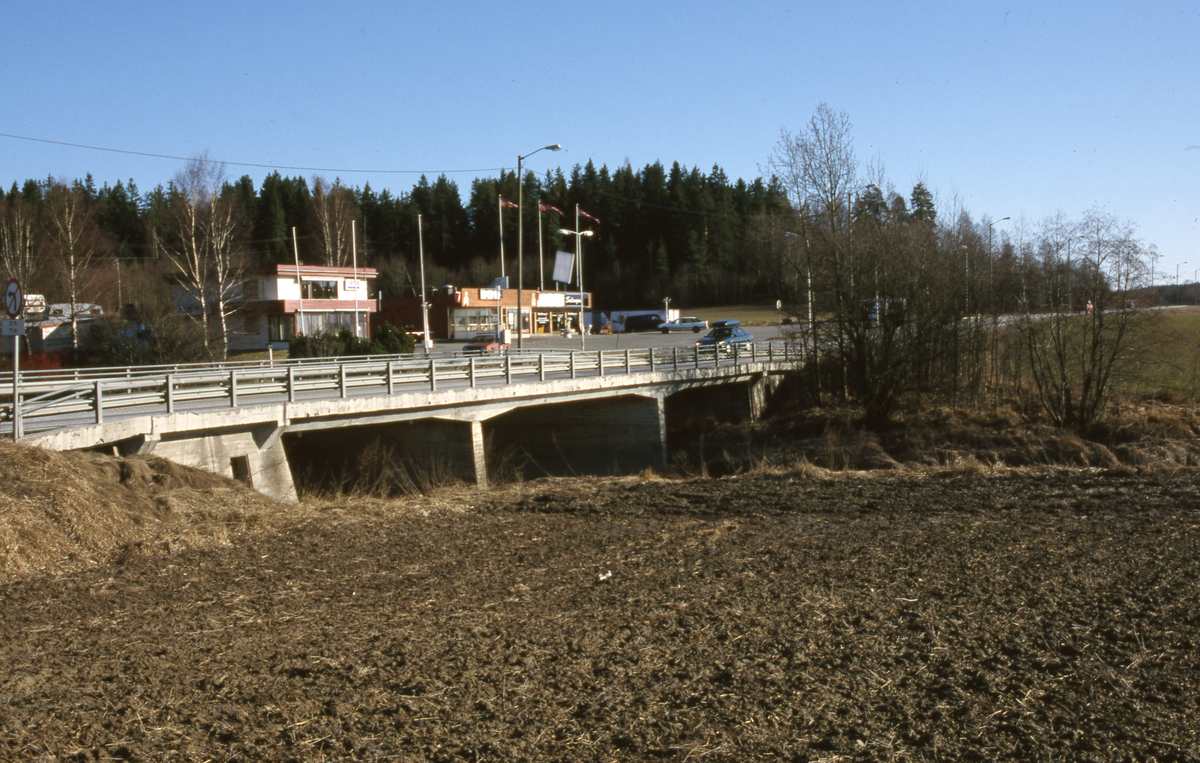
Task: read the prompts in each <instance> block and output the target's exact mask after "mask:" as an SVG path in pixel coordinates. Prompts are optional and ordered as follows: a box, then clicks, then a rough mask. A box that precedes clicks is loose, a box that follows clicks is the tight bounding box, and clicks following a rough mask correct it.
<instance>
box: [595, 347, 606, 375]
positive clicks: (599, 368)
mask: <svg viewBox="0 0 1200 763" xmlns="http://www.w3.org/2000/svg"><path fill="white" fill-rule="evenodd" d="M596 375H597V376H604V350H597V351H596Z"/></svg>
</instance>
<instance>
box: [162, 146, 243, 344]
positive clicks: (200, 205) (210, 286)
mask: <svg viewBox="0 0 1200 763" xmlns="http://www.w3.org/2000/svg"><path fill="white" fill-rule="evenodd" d="M240 222H241V221H240V220H239V218H238V207H237V202H236V199H235V198H234V195H233V193H232V191H231V189H228V188H227V187H226V184H225V170H224V165H222V164H220V163H219V162H213V161H211V160H209V159H208V158H207V155H205V156H199V157H196V158H195V159H192V160H191V161H190V162H188V164H187V166H186V167H185V168H184V169H183V170H182V171H180V172H179V174H177V175H176V176H175V179H174V181H172V185H171V190H170V200H169V208H168V213H167V215H166V227H167V231H165V234H166V235H164V247H165V249H166V251H167V253H168V255H169V256H170V258H171V261H172V262H173V263H174V265H175V267H176V269H177V270H178V272H179V276H180V287H181V288H182V289H183V291H184V292H185V294H186V295H187V297H188V298H189V299H190V301H191V303H192V305H193V307H194V310H193V312H194V314H195V318H196V320H197V321H199V323H200V325H201V328H202V335H203V337H204V348H205V351H206V353H207V354H208V355H209V356H210V357H212V356H214V355H216V354H218V352H219V355H220V357H221V358H222V359H224V358H225V357H227V356H228V351H229V332H230V329H229V316H230V315H231V314H232V313H233V312H234V311H235V310H236V309H237V307H238V306H239V305H238V303H239V301H240V297H241V284H242V276H243V270H244V257H243V256H242V255H243V253H242V252H241V250H240V249H239V247H238V246H237V241H236V238H235V236H236V233H237V231H238V228H239V226H240ZM214 320H215V321H216V326H214V325H213V321H214ZM214 329H215V331H214ZM214 342H215V344H216V347H214V346H213V345H214Z"/></svg>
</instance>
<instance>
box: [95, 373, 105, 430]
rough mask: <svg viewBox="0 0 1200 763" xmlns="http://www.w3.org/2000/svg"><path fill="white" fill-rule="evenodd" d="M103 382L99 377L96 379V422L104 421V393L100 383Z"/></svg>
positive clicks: (101, 422)
mask: <svg viewBox="0 0 1200 763" xmlns="http://www.w3.org/2000/svg"><path fill="white" fill-rule="evenodd" d="M103 383H104V382H103V381H101V380H100V379H97V380H96V423H97V424H103V423H104V395H103V393H102V391H101V385H102V384H103Z"/></svg>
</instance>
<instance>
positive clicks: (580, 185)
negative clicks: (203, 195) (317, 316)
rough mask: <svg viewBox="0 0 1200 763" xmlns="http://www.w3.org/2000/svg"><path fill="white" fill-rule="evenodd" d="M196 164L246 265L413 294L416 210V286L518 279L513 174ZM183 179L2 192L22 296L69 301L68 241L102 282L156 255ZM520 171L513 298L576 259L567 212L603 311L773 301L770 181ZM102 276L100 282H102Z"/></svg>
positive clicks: (629, 171)
mask: <svg viewBox="0 0 1200 763" xmlns="http://www.w3.org/2000/svg"><path fill="white" fill-rule="evenodd" d="M195 161H196V162H201V163H203V164H205V165H209V167H208V170H206V171H207V172H208V174H212V175H215V176H216V178H217V179H218V180H219V185H218V186H217V187H216V189H215V194H216V197H217V199H218V200H219V201H220V202H221V203H223V204H225V205H226V206H227V207H228V208H229V212H230V220H229V224H230V230H229V231H228V232H227V233H228V235H229V237H230V239H231V240H230V247H231V252H232V253H234V254H235V255H236V257H238V258H240V261H241V263H242V265H243V266H244V267H245V268H253V267H256V266H266V265H271V264H275V263H290V262H293V261H294V259H295V258H296V257H297V256H298V257H299V259H300V260H301V262H303V263H309V264H329V265H349V264H350V263H351V262H352V261H357V262H358V264H360V265H368V266H372V267H376V268H378V269H379V271H380V274H381V276H380V281H379V286H380V290H381V293H382V294H383V295H384V296H389V297H390V296H404V295H411V294H414V293H415V291H416V289H417V288H418V286H417V284H416V280H417V279H416V276H415V274H416V272H417V267H416V262H417V261H416V258H417V257H418V251H419V240H418V230H417V226H418V216H419V217H420V222H421V226H422V231H421V234H422V239H423V244H424V251H425V262H426V271H427V281H428V283H429V284H431V285H432V284H439V285H440V284H442V283H452V284H458V285H466V286H472V285H486V284H488V283H490V282H491V281H492V280H493V279H494V278H496V277H497V276H499V275H500V274H501V271H504V272H505V274H506V275H508V276H509V279H510V282H511V283H513V285H515V280H516V274H517V273H518V271H519V270H520V269H521V268H519V267H518V263H517V259H516V257H517V210H516V209H513V208H511V207H507V206H505V207H501V204H500V199H501V198H503V199H504V200H505V201H506V202H508V203H515V202H516V201H517V177H516V173H515V172H504V173H502V174H501V175H500V176H499V177H491V178H482V179H477V180H474V181H473V182H472V183H471V187H470V189H469V192H468V195H467V198H465V199H464V198H463V194H462V193H461V192H460V189H459V187H458V185H457V184H456V183H455V182H454V181H452V180H449V179H448V178H447V177H446V176H444V175H443V176H440V177H438V178H437V179H436V180H434V181H432V182H430V180H429V179H428V178H427V177H425V176H422V177H421V178H420V180H419V181H418V182H417V183H416V184H415V185H414V186H413V187H412V188H411V189H408V190H407V191H405V192H401V193H393V192H392V191H390V190H387V189H384V190H381V191H377V190H375V189H374V188H372V187H371V186H370V184H367V185H366V186H364V187H361V188H359V187H347V186H346V185H344V184H343V183H341V181H340V180H337V179H334V180H332V181H330V180H328V179H326V178H324V177H320V176H316V177H313V178H311V179H305V178H304V177H299V176H296V177H286V176H283V175H281V174H279V173H278V172H274V173H271V174H270V175H268V176H267V177H266V178H265V179H264V180H263V181H262V183H261V184H260V185H258V186H257V187H256V185H255V183H254V181H253V179H251V178H250V177H249V176H248V175H243V176H242V177H240V178H237V179H229V178H226V177H225V176H224V174H223V172H222V168H221V165H219V164H216V163H209V162H208V161H207V159H205V158H200V159H197V160H195ZM194 163H195V162H194ZM193 170H194V168H192V167H191V166H189V167H188V168H186V169H185V170H184V171H181V173H180V174H179V175H177V176H176V177H175V179H173V180H172V181H171V182H170V183H168V184H167V185H165V186H163V185H160V186H157V187H155V188H154V189H152V190H150V191H142V190H140V189H139V188H138V187H137V185H136V184H135V183H134V181H133V180H129V181H127V182H123V181H120V180H118V181H117V182H116V183H114V184H113V185H109V184H107V183H105V184H104V185H102V186H100V187H97V186H96V182H95V180H94V179H93V178H92V177H91V176H90V175H89V176H88V177H86V178H83V179H77V180H59V179H54V178H47V179H45V180H26V181H25V182H24V183H22V184H18V183H17V182H13V183H12V185H11V187H10V188H9V189H8V190H7V192H4V193H0V219H2V226H0V230H2V234H0V235H2V236H3V239H2V241H0V246H2V247H3V251H2V254H3V258H4V259H3V264H4V266H5V267H6V269H7V270H8V271H9V272H10V273H11V274H13V275H19V276H20V277H21V278H22V280H23V281H24V282H25V283H26V290H27V291H38V292H45V293H53V294H56V295H60V296H58V297H56V299H61V301H63V302H67V301H69V295H68V294H67V292H69V291H72V289H71V287H70V284H69V283H68V282H70V281H78V279H77V278H72V277H71V276H70V275H64V272H63V260H64V258H67V259H70V258H71V257H72V256H75V254H74V253H73V252H72V251H71V249H72V248H73V247H76V248H77V247H78V245H79V244H81V243H86V246H87V249H88V256H87V260H88V263H89V264H90V265H92V266H106V267H108V268H110V269H112V270H113V271H114V273H115V272H116V271H117V269H118V268H119V267H120V266H124V267H127V268H137V267H139V266H141V265H143V264H145V263H148V262H155V261H161V260H163V259H164V258H165V257H166V256H167V255H168V254H169V252H168V251H167V246H166V243H165V241H164V237H165V236H169V235H171V234H170V229H172V228H173V225H172V221H171V219H170V218H171V216H172V204H173V200H174V199H175V198H176V197H178V196H179V195H180V193H181V192H182V190H183V189H184V187H185V186H187V185H188V180H187V178H186V177H184V176H185V175H186V174H187V173H189V172H193ZM193 174H194V172H193ZM524 175H525V176H524V178H523V202H524V203H523V212H524V218H525V219H524V249H525V252H524V257H525V262H524V263H523V270H524V276H525V287H526V288H537V287H538V286H539V285H541V284H543V283H544V284H545V285H546V287H547V288H554V286H553V283H552V282H551V281H550V280H549V279H550V272H549V271H550V270H551V267H552V263H553V253H554V251H556V250H559V249H562V250H567V251H572V250H573V249H574V237H572V236H563V235H561V234H559V233H558V232H557V231H558V229H559V228H562V227H566V228H574V226H575V209H576V206H577V205H578V207H579V208H580V209H581V210H583V212H584V214H586V215H588V216H590V219H589V217H585V218H582V219H581V222H582V225H581V228H584V229H591V230H594V235H593V236H592V237H590V238H588V239H586V241H585V244H584V246H585V251H584V265H585V268H586V270H585V283H586V284H587V288H588V289H589V291H593V292H595V293H596V294H597V298H598V303H599V304H601V305H603V306H604V307H606V308H622V307H635V306H645V305H652V304H658V303H660V302H661V300H662V298H663V297H664V296H670V297H672V299H673V300H674V303H675V304H679V305H690V306H694V307H695V306H703V305H711V304H723V303H724V304H728V303H733V302H749V301H762V300H773V299H775V298H776V294H775V286H776V284H777V283H778V275H779V274H778V272H773V271H771V270H770V269H769V266H770V265H771V264H772V263H775V262H776V260H777V258H776V257H775V255H774V249H775V245H774V243H773V242H772V241H770V239H769V233H770V225H769V224H767V223H766V222H765V221H769V220H770V219H772V218H773V217H777V216H779V215H783V214H786V212H787V210H788V204H787V200H786V198H785V196H784V194H783V193H782V191H781V189H780V188H779V187H778V186H776V185H772V184H770V183H767V182H764V181H763V180H761V179H755V180H753V181H750V182H746V181H743V180H737V181H730V180H729V178H728V177H727V176H726V175H725V173H724V172H723V171H722V170H721V168H720V167H713V169H712V170H711V171H710V172H709V173H707V174H705V173H703V172H701V171H700V170H699V169H697V168H692V169H690V170H688V169H685V168H684V167H682V166H681V165H679V164H678V163H675V164H673V165H672V166H671V168H670V169H669V170H668V169H666V168H664V166H663V165H662V164H660V163H654V164H651V165H648V166H646V167H644V168H642V169H641V170H634V169H633V168H632V167H631V166H629V165H625V166H623V167H620V168H619V169H617V170H616V171H610V170H609V169H608V168H607V167H606V166H601V167H600V168H599V169H597V168H596V167H595V166H594V165H593V164H592V163H591V162H590V161H589V162H588V163H587V164H586V165H584V166H578V165H576V166H575V167H574V168H572V169H571V171H570V174H569V175H564V174H563V172H562V170H561V169H556V170H551V171H548V172H546V173H545V174H544V175H542V176H538V175H537V174H535V173H533V172H526V173H524ZM64 200H69V205H70V207H71V208H72V212H71V214H72V215H74V216H75V219H74V220H72V222H71V223H70V225H72V226H75V227H77V228H78V231H77V234H76V238H78V239H79V241H78V242H72V241H67V240H64V239H63V236H62V230H61V227H62V226H61V225H59V223H58V222H57V221H58V220H59V219H61V217H62V215H63V214H64V210H63V208H62V207H63V203H64ZM539 208H540V210H541V211H540V213H539ZM501 216H503V222H504V225H503V229H502V228H501V225H500V219H501ZM539 227H540V230H539ZM502 235H503V240H502V239H501V236H502ZM85 240H86V242H85ZM352 244H353V245H354V246H355V247H356V250H352V248H351V247H352ZM502 247H503V252H504V258H505V261H504V263H503V266H502V264H501V259H500V257H501V250H502ZM539 247H540V248H541V250H542V264H541V266H539ZM118 261H119V263H120V265H118V264H117V263H118ZM68 269H70V266H68ZM110 280H111V279H110V278H103V279H101V281H102V282H104V283H105V285H106V286H108V285H111V284H109V283H108V281H110ZM116 296H117V295H116V292H115V290H112V289H107V288H106V289H104V290H102V292H101V294H99V295H89V296H88V298H87V299H86V301H96V302H102V303H104V302H107V303H108V304H107V305H106V307H115V306H116V305H114V304H112V300H113V299H115V297H116ZM75 301H79V300H75Z"/></svg>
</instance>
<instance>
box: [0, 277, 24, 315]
mask: <svg viewBox="0 0 1200 763" xmlns="http://www.w3.org/2000/svg"><path fill="white" fill-rule="evenodd" d="M24 307H25V295H24V294H22V293H21V283H20V281H18V280H17V279H15V278H14V279H13V280H11V281H9V282H8V288H7V289H5V290H4V312H6V313H8V317H9V318H20V317H21V310H22V309H24Z"/></svg>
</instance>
